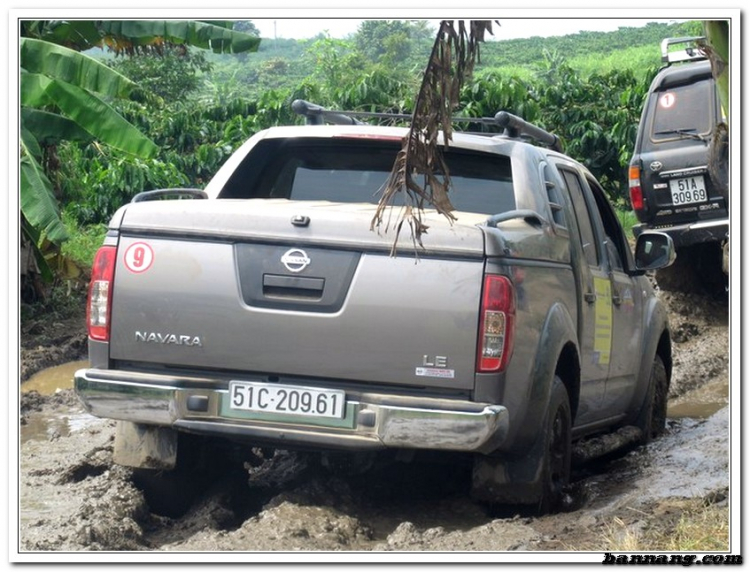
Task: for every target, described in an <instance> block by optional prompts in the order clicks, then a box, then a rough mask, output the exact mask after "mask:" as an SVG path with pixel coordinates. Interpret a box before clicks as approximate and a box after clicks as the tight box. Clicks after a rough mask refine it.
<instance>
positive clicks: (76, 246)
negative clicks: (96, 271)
mask: <svg viewBox="0 0 750 572" xmlns="http://www.w3.org/2000/svg"><path fill="white" fill-rule="evenodd" d="M62 219H63V224H65V228H66V229H67V231H68V234H69V235H70V238H69V239H68V240H67V241H65V242H64V243H63V244H62V247H61V250H62V254H63V256H65V257H67V258H70V259H72V260H73V261H74V262H75V263H76V264H77V265H79V266H81V267H82V268H84V269H88V268H91V265H92V264H93V263H94V256H95V255H96V251H97V250H98V249H99V247H100V246H101V245H102V242H103V241H104V237H105V235H106V234H107V225H104V224H97V225H92V226H88V227H81V226H79V225H78V223H77V222H76V221H75V219H74V218H73V217H72V216H70V215H69V214H67V213H63V215H62Z"/></svg>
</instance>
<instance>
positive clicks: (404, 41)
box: [355, 20, 434, 66]
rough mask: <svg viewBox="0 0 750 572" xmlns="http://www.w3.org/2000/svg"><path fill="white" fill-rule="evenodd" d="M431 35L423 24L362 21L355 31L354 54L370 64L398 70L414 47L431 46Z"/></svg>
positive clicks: (398, 21)
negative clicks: (379, 64)
mask: <svg viewBox="0 0 750 572" xmlns="http://www.w3.org/2000/svg"><path fill="white" fill-rule="evenodd" d="M433 35H434V31H433V30H431V29H430V28H429V25H428V24H427V22H424V21H421V22H412V21H409V20H365V21H364V22H362V23H361V24H360V25H359V27H358V28H357V33H356V34H355V42H356V47H357V50H358V51H359V53H360V54H362V56H363V57H364V58H366V59H367V60H368V61H369V62H371V63H382V64H384V65H388V66H399V65H402V64H403V62H404V61H405V60H406V59H408V58H409V56H410V55H411V53H412V52H413V51H414V50H415V48H416V46H418V45H420V43H421V44H422V45H426V46H427V48H428V50H427V53H428V54H429V46H430V45H431V44H432V39H433V38H432V37H433Z"/></svg>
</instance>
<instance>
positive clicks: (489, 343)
mask: <svg viewBox="0 0 750 572" xmlns="http://www.w3.org/2000/svg"><path fill="white" fill-rule="evenodd" d="M515 328H516V294H515V291H514V289H513V284H511V282H510V280H508V278H506V277H505V276H497V275H488V276H485V278H484V292H483V294H482V307H481V313H480V316H479V343H478V352H477V353H478V355H477V373H492V372H500V371H504V370H505V367H506V366H507V365H508V361H509V360H510V356H511V354H512V353H513V338H514V334H515Z"/></svg>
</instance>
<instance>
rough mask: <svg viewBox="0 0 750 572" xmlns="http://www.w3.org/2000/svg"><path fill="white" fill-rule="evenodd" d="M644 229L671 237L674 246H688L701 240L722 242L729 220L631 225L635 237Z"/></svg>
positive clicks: (726, 232) (726, 234) (727, 233)
mask: <svg viewBox="0 0 750 572" xmlns="http://www.w3.org/2000/svg"><path fill="white" fill-rule="evenodd" d="M646 230H658V231H659V232H664V233H666V234H668V235H669V236H671V237H672V241H673V242H674V246H675V248H680V247H684V246H690V245H691V244H698V243H702V242H723V241H725V240H727V239H728V238H729V221H728V220H727V219H719V220H702V221H699V222H693V223H690V224H680V225H675V226H669V227H653V226H649V225H646V224H637V225H635V226H634V227H633V235H635V237H636V238H638V236H639V235H640V234H641V233H642V232H644V231H646Z"/></svg>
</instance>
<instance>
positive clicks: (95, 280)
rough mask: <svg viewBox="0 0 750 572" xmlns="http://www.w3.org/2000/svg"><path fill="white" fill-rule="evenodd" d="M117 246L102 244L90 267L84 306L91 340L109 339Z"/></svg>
mask: <svg viewBox="0 0 750 572" xmlns="http://www.w3.org/2000/svg"><path fill="white" fill-rule="evenodd" d="M116 257H117V248H116V247H114V246H102V247H101V248H100V249H99V251H98V252H97V253H96V258H95V259H94V265H93V267H92V268H91V284H90V285H89V299H88V304H87V306H86V324H87V325H88V331H89V337H90V338H91V339H92V340H99V341H104V342H108V341H109V327H110V315H111V311H112V285H113V279H114V276H115V260H116Z"/></svg>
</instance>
